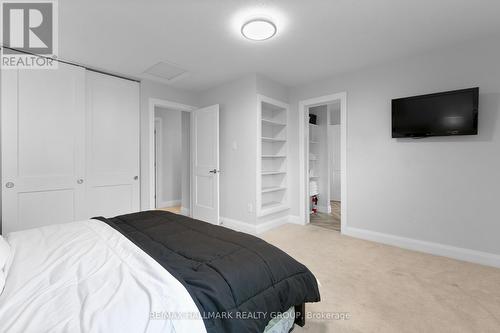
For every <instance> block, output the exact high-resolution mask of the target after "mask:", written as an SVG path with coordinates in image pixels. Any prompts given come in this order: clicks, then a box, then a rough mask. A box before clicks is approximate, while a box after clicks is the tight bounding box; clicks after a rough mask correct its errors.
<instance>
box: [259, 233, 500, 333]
mask: <svg viewBox="0 0 500 333" xmlns="http://www.w3.org/2000/svg"><path fill="white" fill-rule="evenodd" d="M262 238H264V239H265V240H267V241H268V242H270V243H272V244H274V245H276V246H278V247H280V248H281V249H283V250H284V251H286V252H287V253H289V254H290V255H291V256H293V257H294V258H296V259H297V260H299V261H300V262H302V263H303V264H305V265H306V266H307V267H308V268H309V269H310V270H311V271H312V272H313V273H314V274H315V275H316V277H317V279H318V280H319V281H320V283H321V287H320V292H321V297H322V301H321V302H319V303H313V304H307V306H306V311H311V312H312V314H314V315H315V316H316V315H318V313H320V312H332V313H334V314H333V315H335V313H348V314H350V316H351V317H350V319H349V320H321V319H307V320H306V326H305V327H304V328H297V329H296V330H295V331H294V332H297V333H299V332H313V333H323V332H383V333H389V332H397V333H401V332H424V333H430V332H437V333H444V332H454V333H456V332H500V269H496V268H491V267H486V266H481V265H475V264H470V263H465V262H460V261H457V260H453V259H447V258H443V257H437V256H432V255H427V254H422V253H417V252H413V251H407V250H403V249H399V248H395V247H391V246H386V245H382V244H377V243H373V242H368V241H363V240H358V239H355V238H351V237H347V236H343V235H341V234H340V233H338V232H335V231H332V230H327V229H324V228H320V227H316V226H312V225H308V226H298V225H285V226H282V227H280V228H277V229H274V230H271V231H269V232H267V233H265V234H264V235H263V236H262Z"/></svg>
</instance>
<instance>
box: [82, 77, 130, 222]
mask: <svg viewBox="0 0 500 333" xmlns="http://www.w3.org/2000/svg"><path fill="white" fill-rule="evenodd" d="M86 124H87V136H86V143H87V154H86V157H87V161H86V164H87V167H86V168H87V198H88V199H87V205H88V215H89V216H97V215H102V216H114V215H119V214H125V213H130V212H135V211H138V210H139V180H138V176H139V85H138V84H137V83H136V82H132V81H128V80H124V79H119V78H116V77H112V76H109V75H103V74H99V73H94V72H87V114H86Z"/></svg>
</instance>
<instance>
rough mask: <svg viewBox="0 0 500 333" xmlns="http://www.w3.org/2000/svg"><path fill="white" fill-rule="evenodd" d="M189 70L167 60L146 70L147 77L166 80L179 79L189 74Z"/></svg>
mask: <svg viewBox="0 0 500 333" xmlns="http://www.w3.org/2000/svg"><path fill="white" fill-rule="evenodd" d="M187 72H188V71H187V70H185V69H182V68H180V67H177V66H175V65H172V64H169V63H167V62H163V61H161V62H159V63H157V64H156V65H153V66H151V67H149V68H148V69H146V70H145V71H144V74H145V76H146V77H148V78H150V79H157V80H161V81H165V82H173V81H177V80H178V79H180V78H181V77H183V76H184V75H186V74H187Z"/></svg>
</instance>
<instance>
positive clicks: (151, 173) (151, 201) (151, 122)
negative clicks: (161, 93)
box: [148, 98, 198, 211]
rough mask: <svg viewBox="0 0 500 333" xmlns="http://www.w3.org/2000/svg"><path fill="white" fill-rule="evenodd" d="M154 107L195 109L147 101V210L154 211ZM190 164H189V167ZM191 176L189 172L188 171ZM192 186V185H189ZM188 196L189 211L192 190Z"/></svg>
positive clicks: (183, 109)
mask: <svg viewBox="0 0 500 333" xmlns="http://www.w3.org/2000/svg"><path fill="white" fill-rule="evenodd" d="M155 107H160V108H166V109H174V110H175V111H186V112H191V111H194V110H196V109H198V108H197V107H194V106H191V105H186V104H181V103H177V102H172V101H169V100H166V99H159V98H150V99H149V108H148V110H149V112H148V115H149V119H148V122H149V126H148V127H149V135H148V137H149V140H148V141H149V143H148V148H149V158H148V163H149V164H148V169H149V182H148V183H149V188H148V193H149V209H156V200H155V178H156V177H155V165H154V162H155V149H156V147H155V139H154V135H155ZM191 164H192V163H191V162H190V167H192V165H191ZM190 174H191V170H190ZM191 185H192V184H191ZM189 192H190V193H189V195H190V197H191V200H189V201H190V202H189V210H190V211H191V203H192V195H193V191H192V188H190V189H189Z"/></svg>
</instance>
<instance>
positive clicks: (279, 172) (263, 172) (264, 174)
mask: <svg viewBox="0 0 500 333" xmlns="http://www.w3.org/2000/svg"><path fill="white" fill-rule="evenodd" d="M285 173H286V171H262V175H263V176H269V175H283V174H285Z"/></svg>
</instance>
